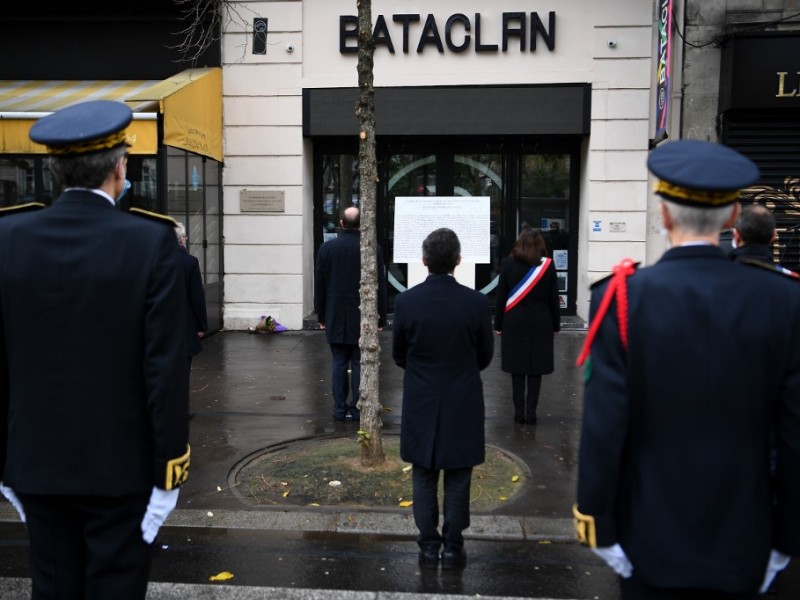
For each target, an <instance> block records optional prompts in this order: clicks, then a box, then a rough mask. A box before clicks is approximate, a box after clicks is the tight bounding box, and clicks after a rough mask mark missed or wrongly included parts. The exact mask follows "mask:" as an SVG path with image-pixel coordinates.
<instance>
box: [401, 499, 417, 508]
mask: <svg viewBox="0 0 800 600" xmlns="http://www.w3.org/2000/svg"><path fill="white" fill-rule="evenodd" d="M412 504H414V502H413V501H412V500H403V501H402V502H401V503H400V504H399V505H398V506H402V507H406V506H411V505H412Z"/></svg>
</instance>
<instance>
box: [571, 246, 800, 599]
mask: <svg viewBox="0 0 800 600" xmlns="http://www.w3.org/2000/svg"><path fill="white" fill-rule="evenodd" d="M607 285H608V283H607V282H606V283H604V284H602V285H599V286H597V287H595V288H594V289H593V290H592V308H591V320H590V322H593V321H594V319H595V315H596V314H597V308H598V305H599V304H600V302H601V299H602V297H603V294H604V292H605V289H606V286H607ZM627 288H628V293H627V297H628V303H629V312H628V314H629V316H628V348H627V350H624V349H623V347H622V344H621V342H620V335H619V324H618V321H617V314H616V311H617V308H616V303H612V305H611V307H610V309H609V312H608V314H607V316H606V317H605V318H604V319H603V320H602V322H601V325H600V329H599V332H598V335H597V337H596V339H595V341H594V345H593V346H592V348H591V355H590V360H591V364H590V366H589V367H588V368H587V376H588V379H587V382H586V389H585V394H584V412H583V430H582V435H581V446H580V468H579V476H578V510H580V512H582V513H584V514H587V515H591V516H593V517H594V519H595V522H596V527H597V545H598V546H601V547H602V546H610V545H612V544H614V543H620V544H621V545H622V548H623V549H624V550H625V552H626V553H627V555H628V557H629V558H630V560H631V562H632V563H633V571H634V574H635V575H636V576H637V577H638V579H639V580H641V581H643V582H645V583H647V584H650V585H654V586H658V587H683V588H700V589H715V590H720V591H726V592H731V593H733V592H735V593H748V592H753V591H755V590H757V589H758V587H759V585H760V584H761V581H762V579H763V577H764V573H765V570H766V566H767V561H768V558H769V554H770V548H776V549H778V550H780V551H782V552H784V553H786V554H789V555H793V556H798V555H800V285H798V283H797V282H796V281H794V280H792V279H789V278H787V277H785V276H783V275H780V274H777V273H775V272H773V271H772V270H768V269H764V268H761V267H758V266H749V265H742V264H738V263H735V262H733V261H730V260H728V259H727V257H726V256H725V254H724V253H723V252H722V250H720V249H719V248H716V247H713V246H686V247H677V248H673V249H671V250H669V251H667V252H666V253H665V254H664V256H663V258H662V259H661V260H660V261H659V262H658V263H657V264H655V265H654V266H652V267H648V268H643V269H641V270H639V271H638V272H636V273H635V274H634V275H633V276H631V277H630V278H629V279H628V285H627ZM773 425H774V426H775V431H776V433H777V472H776V473H775V477H774V479H772V477H771V476H770V436H771V433H770V432H771V429H772V427H773Z"/></svg>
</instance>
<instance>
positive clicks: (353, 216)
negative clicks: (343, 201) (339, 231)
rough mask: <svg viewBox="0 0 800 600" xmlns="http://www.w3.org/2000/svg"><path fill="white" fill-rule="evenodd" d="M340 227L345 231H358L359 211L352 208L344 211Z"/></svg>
mask: <svg viewBox="0 0 800 600" xmlns="http://www.w3.org/2000/svg"><path fill="white" fill-rule="evenodd" d="M342 226H343V227H344V228H345V229H358V228H359V227H360V226H361V211H360V210H358V209H357V208H355V207H354V206H351V207H349V208H346V209H344V212H343V213H342Z"/></svg>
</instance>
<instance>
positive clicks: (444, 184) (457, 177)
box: [380, 152, 504, 310]
mask: <svg viewBox="0 0 800 600" xmlns="http://www.w3.org/2000/svg"><path fill="white" fill-rule="evenodd" d="M387 167H388V169H387V176H386V181H387V185H386V192H385V193H386V202H385V204H384V206H385V213H384V219H383V223H384V230H383V231H382V232H381V233H382V235H381V236H380V237H382V238H383V240H385V242H384V251H385V253H386V262H387V268H388V272H389V276H388V277H389V306H390V310H391V309H392V306H393V305H394V302H393V300H394V297H395V296H396V295H397V294H399V293H400V292H402V291H404V290H406V289H407V287H408V280H407V270H408V268H407V265H406V264H405V263H395V262H394V258H393V256H394V210H395V202H396V199H397V197H403V196H488V197H489V199H490V214H491V224H490V235H491V237H490V242H489V244H490V256H491V262H490V263H488V264H480V265H476V267H475V268H476V272H475V285H476V288H477V289H478V290H480V291H481V292H483V293H484V294H492V292H493V290H494V288H495V287H496V286H497V275H498V268H499V263H500V229H501V223H502V206H503V189H504V177H503V155H502V154H500V153H497V154H486V153H476V154H466V153H464V154H461V153H449V152H440V153H422V154H410V153H409V154H394V153H390V154H389V156H388V160H387ZM421 257H422V249H420V260H421Z"/></svg>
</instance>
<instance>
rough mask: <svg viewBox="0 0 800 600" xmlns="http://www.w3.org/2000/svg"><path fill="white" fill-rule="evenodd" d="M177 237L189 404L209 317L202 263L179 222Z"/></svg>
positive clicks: (176, 231) (176, 228) (190, 414)
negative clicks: (194, 365) (183, 296)
mask: <svg viewBox="0 0 800 600" xmlns="http://www.w3.org/2000/svg"><path fill="white" fill-rule="evenodd" d="M175 235H176V236H177V238H178V252H179V254H180V257H181V266H182V267H183V279H184V284H185V287H186V327H185V329H184V331H185V336H186V337H185V342H186V376H185V385H186V396H187V404H188V397H189V390H190V389H191V386H190V378H191V372H192V358H194V357H195V356H197V355H198V354H200V352H202V350H203V346H202V345H201V344H200V340H201V339H203V337H204V336H205V334H206V329H208V316H207V314H206V296H205V292H204V291H203V278H202V275H201V274H200V261H198V260H197V258H196V257H195V256H192V255H191V254H189V249H188V248H187V247H186V227H184V225H183V223H180V222H179V223H178V224H177V226H176V227H175ZM192 416H194V413H192V412H190V413H189V417H190V418H191V417H192Z"/></svg>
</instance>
